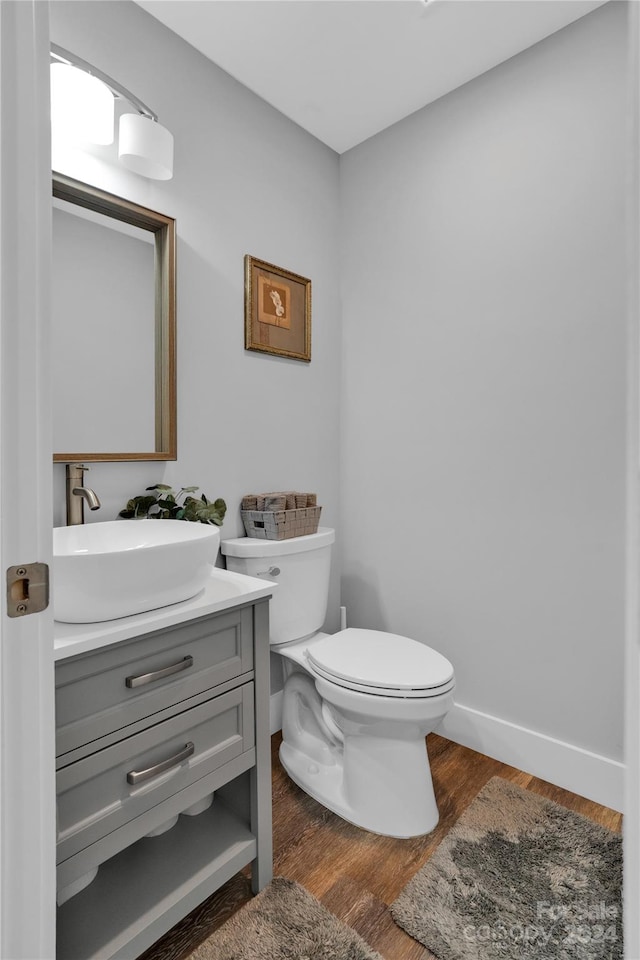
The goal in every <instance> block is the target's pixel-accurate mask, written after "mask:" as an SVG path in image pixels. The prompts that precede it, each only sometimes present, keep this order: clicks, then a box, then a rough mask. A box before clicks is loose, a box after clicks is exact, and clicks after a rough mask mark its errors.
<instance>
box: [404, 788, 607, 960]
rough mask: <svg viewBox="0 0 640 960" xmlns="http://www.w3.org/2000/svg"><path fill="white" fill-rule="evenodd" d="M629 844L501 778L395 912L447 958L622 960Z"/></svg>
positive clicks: (453, 832)
mask: <svg viewBox="0 0 640 960" xmlns="http://www.w3.org/2000/svg"><path fill="white" fill-rule="evenodd" d="M621 889H622V840H621V837H619V836H618V835H617V834H615V833H613V832H612V831H610V830H607V829H606V828H604V827H601V826H599V825H598V824H595V823H593V822H592V821H591V820H588V819H586V818H585V817H582V816H580V815H579V814H576V813H573V812H572V811H570V810H567V809H565V808H564V807H561V806H560V805H559V804H557V803H554V802H553V801H551V800H546V799H544V798H543V797H540V796H538V795H537V794H535V793H532V792H531V791H529V790H522V789H521V788H520V787H517V786H515V785H514V784H512V783H509V782H508V781H507V780H503V779H502V778H501V777H493V779H492V780H490V781H489V783H488V784H487V785H486V786H485V787H484V789H483V790H481V792H480V793H479V794H478V796H477V797H476V798H475V800H474V801H473V802H472V803H471V805H470V807H469V808H468V809H467V810H466V811H465V812H464V813H463V815H462V816H461V817H460V819H459V820H458V822H457V823H456V825H455V826H454V827H453V829H452V830H451V832H450V833H449V834H448V835H447V836H446V837H445V839H444V840H443V841H442V843H441V844H440V846H439V847H438V849H437V850H436V852H435V853H434V855H433V856H432V857H431V859H430V860H429V862H428V863H427V864H425V866H424V867H423V868H422V869H421V870H420V871H419V873H417V874H416V876H415V877H414V878H413V879H412V880H411V881H410V882H409V884H407V886H406V887H405V888H404V890H403V891H402V893H401V894H400V896H399V897H398V899H397V900H396V901H395V903H393V904H392V906H391V914H392V916H393V919H394V920H395V921H396V923H397V924H398V925H399V926H400V927H402V928H403V929H404V930H406V931H407V933H409V934H411V936H412V937H414V938H415V939H416V940H418V941H419V942H420V943H422V944H423V945H424V946H425V947H427V948H428V949H429V950H431V951H432V952H433V953H434V954H435V956H436V957H437V958H438V960H498V958H499V960H534V958H535V960H541V958H544V960H622V955H623V954H622V905H621Z"/></svg>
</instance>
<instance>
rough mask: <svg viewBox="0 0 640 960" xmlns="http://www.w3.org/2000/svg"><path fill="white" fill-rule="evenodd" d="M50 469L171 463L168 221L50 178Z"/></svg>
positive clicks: (172, 247) (172, 312)
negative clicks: (72, 465) (88, 463)
mask: <svg viewBox="0 0 640 960" xmlns="http://www.w3.org/2000/svg"><path fill="white" fill-rule="evenodd" d="M52 215H53V262H52V325H53V330H52V368H53V423H54V429H53V435H54V448H53V449H54V451H55V452H54V454H53V459H54V461H57V462H72V461H78V462H81V461H108V460H175V459H176V456H177V434H176V262H175V261H176V228H175V220H174V219H173V218H172V217H168V216H165V215H164V214H162V213H157V212H156V211H154V210H150V209H148V208H146V207H142V206H139V205H138V204H135V203H132V202H131V201H130V200H125V199H123V198H122V197H118V196H115V195H114V194H110V193H106V192H105V191H103V190H99V189H97V188H96V187H92V186H89V185H88V184H86V183H81V182H80V181H78V180H72V179H71V178H70V177H65V176H63V175H61V174H59V173H54V174H53V211H52Z"/></svg>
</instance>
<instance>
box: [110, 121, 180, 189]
mask: <svg viewBox="0 0 640 960" xmlns="http://www.w3.org/2000/svg"><path fill="white" fill-rule="evenodd" d="M118 156H119V158H120V160H121V161H122V163H123V164H124V165H125V167H128V168H129V170H133V171H134V173H139V174H141V175H142V176H143V177H149V178H150V179H151V180H171V178H172V176H173V135H172V134H171V133H170V132H169V131H168V130H167V128H166V127H163V126H161V125H160V124H159V123H158V122H157V121H155V120H151V119H150V118H149V117H143V116H141V115H140V114H138V113H125V114H123V115H122V116H121V117H120V134H119V141H118Z"/></svg>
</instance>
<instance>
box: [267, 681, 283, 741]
mask: <svg viewBox="0 0 640 960" xmlns="http://www.w3.org/2000/svg"><path fill="white" fill-rule="evenodd" d="M283 698H284V690H278V691H277V692H276V693H272V694H271V698H270V700H269V726H270V728H271V734H272V735H273V734H274V733H277V732H278V730H282V700H283Z"/></svg>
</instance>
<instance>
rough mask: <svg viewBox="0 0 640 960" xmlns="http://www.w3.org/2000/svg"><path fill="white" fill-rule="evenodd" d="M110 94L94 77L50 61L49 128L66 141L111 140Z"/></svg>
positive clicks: (112, 103) (108, 141) (92, 141)
mask: <svg viewBox="0 0 640 960" xmlns="http://www.w3.org/2000/svg"><path fill="white" fill-rule="evenodd" d="M113 105H114V96H113V94H112V93H111V90H109V88H108V87H107V86H106V85H105V84H104V83H103V82H102V80H98V78H97V77H92V76H91V74H90V73H85V71H84V70H78V69H77V68H76V67H72V66H70V65H69V64H66V63H52V64H51V130H52V134H53V136H54V137H56V138H57V137H60V138H61V139H63V140H64V141H65V142H67V143H99V144H104V145H107V144H109V143H113V113H114V106H113Z"/></svg>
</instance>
